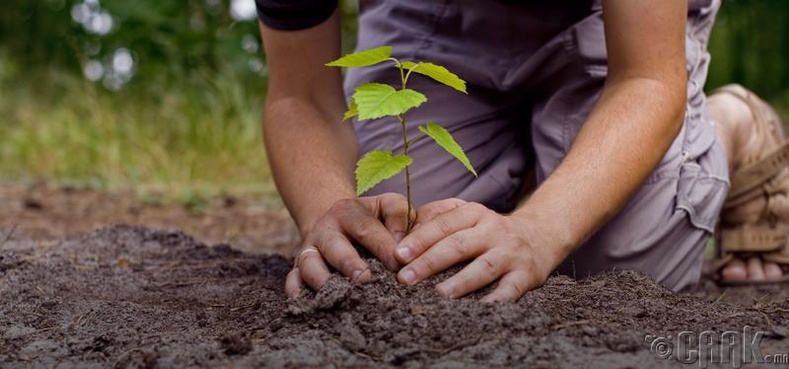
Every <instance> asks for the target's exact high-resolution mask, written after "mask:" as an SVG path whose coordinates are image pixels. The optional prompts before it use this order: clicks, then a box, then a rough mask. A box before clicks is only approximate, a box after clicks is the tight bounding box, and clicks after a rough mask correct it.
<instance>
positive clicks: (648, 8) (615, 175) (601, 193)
mask: <svg viewBox="0 0 789 369" xmlns="http://www.w3.org/2000/svg"><path fill="white" fill-rule="evenodd" d="M603 15H604V18H605V28H606V46H607V49H608V70H609V73H608V77H607V78H606V82H605V87H604V88H603V92H602V95H601V96H600V99H599V101H598V102H597V105H596V106H595V108H594V109H593V111H592V113H591V114H590V115H589V117H588V119H587V122H586V123H585V124H584V126H583V128H582V129H581V131H580V132H579V133H578V136H577V137H576V139H575V142H574V143H573V145H572V148H571V150H570V152H569V153H568V155H567V157H566V158H565V160H564V161H563V163H562V164H561V165H560V166H559V167H558V168H557V169H556V171H555V172H554V173H553V174H552V175H551V176H550V178H548V179H547V180H546V181H545V183H544V184H543V185H542V186H540V188H539V189H538V190H537V191H536V192H535V194H534V196H533V197H532V198H531V199H530V200H529V201H528V203H527V204H526V205H525V206H523V207H522V208H521V209H520V210H518V211H517V212H516V216H517V217H523V219H524V220H526V222H525V223H527V224H531V225H532V227H535V228H536V229H534V231H533V232H532V233H534V234H539V235H544V236H545V237H547V239H545V240H539V241H538V242H539V244H543V245H546V244H548V242H549V240H553V241H550V243H556V241H557V240H560V242H559V244H558V245H555V246H554V247H556V246H558V247H561V248H562V249H563V251H564V252H562V253H561V254H564V255H566V254H568V253H569V251H571V250H572V249H573V248H575V247H576V246H577V245H579V244H580V243H581V242H583V241H584V240H585V239H586V238H587V237H589V236H590V235H591V234H592V233H593V232H595V231H596V230H597V229H599V228H600V227H601V226H602V225H603V224H604V223H605V222H606V221H608V220H609V219H610V218H611V217H613V216H614V215H615V214H616V212H617V211H618V210H619V209H621V208H622V206H624V205H625V203H626V202H627V201H628V200H629V199H630V197H632V195H634V194H635V192H636V191H637V190H638V188H639V186H640V185H641V184H642V183H643V181H644V180H645V179H646V178H647V177H648V176H649V175H650V173H651V172H652V170H653V169H654V167H655V166H656V165H657V163H658V162H659V161H660V159H661V158H662V157H663V155H665V153H666V151H667V150H668V148H669V146H670V145H671V142H672V141H673V140H674V138H675V137H676V135H677V133H678V132H679V130H680V128H681V127H682V120H683V117H684V113H685V104H686V99H687V97H686V84H687V74H686V73H687V72H686V69H685V63H686V61H685V23H686V17H687V2H686V1H666V2H659V3H656V2H654V1H634V0H606V1H604V3H603ZM580 178H583V179H584V180H579V179H580ZM577 209H583V211H577ZM556 219H562V221H561V222H556V221H555V220H556ZM560 261H561V260H557V261H556V262H560ZM557 265H558V264H557Z"/></svg>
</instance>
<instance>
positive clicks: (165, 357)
mask: <svg viewBox="0 0 789 369" xmlns="http://www.w3.org/2000/svg"><path fill="white" fill-rule="evenodd" d="M3 232H4V233H3ZM7 232H8V229H5V230H2V232H0V234H7ZM0 243H2V244H0V296H2V300H1V301H2V304H0V367H2V368H23V367H41V368H53V367H58V368H72V367H73V368H77V367H78V368H94V367H95V368H199V367H212V368H213V367H233V368H258V367H291V368H302V367H386V366H399V367H407V368H410V367H436V368H450V367H451V368H454V367H469V368H477V367H513V366H518V367H539V368H550V367H567V368H575V367H579V368H580V367H586V368H655V367H678V366H680V364H679V363H677V362H675V361H670V360H660V359H658V358H657V357H656V356H655V354H654V353H652V352H650V347H649V344H648V343H647V342H646V341H645V335H647V334H651V335H664V336H665V335H669V334H676V333H677V332H679V331H693V332H701V331H704V330H715V331H718V332H720V331H724V330H735V331H741V330H742V329H743V327H744V326H746V325H748V326H752V327H754V329H756V330H759V331H764V332H765V337H764V339H763V340H762V344H761V350H762V353H764V354H769V353H789V338H786V335H787V334H789V332H787V327H789V302H787V301H786V300H787V297H789V291H787V289H786V288H785V287H784V288H781V287H763V288H745V289H741V288H740V289H729V290H721V289H718V288H716V287H714V286H712V285H706V286H703V288H702V289H701V290H699V291H696V292H692V293H680V294H677V293H672V292H670V291H667V290H665V289H663V288H661V287H659V286H657V285H655V284H654V283H653V282H652V281H651V280H650V279H649V278H646V277H645V276H643V275H641V274H638V273H634V272H621V273H612V274H606V275H602V276H598V277H593V278H590V279H587V280H584V281H574V280H571V279H569V278H566V277H554V278H552V279H551V280H550V281H549V282H548V284H547V285H546V286H544V287H542V288H540V289H538V290H536V291H533V292H530V293H529V294H527V295H526V296H525V297H524V298H522V299H521V300H520V301H518V302H517V303H504V304H482V303H479V302H477V301H476V300H475V296H471V297H470V298H464V299H460V300H446V299H442V298H439V297H437V296H436V295H434V293H433V290H432V286H433V285H434V284H435V283H436V281H438V280H441V279H442V278H443V276H438V277H437V278H435V279H434V280H430V281H427V282H426V283H423V284H420V285H417V286H414V287H404V286H400V285H398V284H397V283H396V281H395V279H394V277H393V275H392V274H391V273H389V272H386V271H384V270H383V269H382V268H381V267H380V265H379V264H376V263H373V264H372V265H373V270H374V275H375V280H374V281H373V282H372V283H369V284H365V285H353V284H351V283H349V282H348V281H347V280H346V279H344V278H341V277H336V278H333V279H331V280H330V282H329V283H328V285H327V286H326V288H325V289H323V290H321V291H320V292H319V293H317V294H314V293H308V294H307V295H305V296H303V297H302V298H301V299H299V300H297V301H287V300H286V298H285V296H284V293H283V281H284V277H285V274H286V273H287V272H288V270H289V269H290V266H291V264H290V260H288V259H285V258H283V257H281V256H276V255H274V256H261V255H254V254H250V253H244V252H241V251H237V250H236V249H234V248H231V247H230V246H227V245H218V246H213V247H208V246H205V245H203V244H201V243H199V242H196V241H195V240H194V239H192V238H191V237H189V236H186V235H184V234H183V233H180V232H177V231H157V230H151V229H148V228H142V227H134V226H116V227H109V228H103V229H100V230H97V231H94V232H92V233H89V234H87V235H85V236H84V237H82V238H79V239H75V240H72V241H63V242H51V241H50V242H40V241H35V240H33V239H30V238H27V237H26V236H24V235H23V234H18V235H16V236H13V237H11V238H10V239H9V240H7V241H4V237H3V236H0ZM721 296H722V297H721ZM685 367H691V366H685ZM713 367H715V366H714V365H713ZM766 367H770V368H772V367H779V366H775V365H767V366H766Z"/></svg>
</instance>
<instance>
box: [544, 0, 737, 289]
mask: <svg viewBox="0 0 789 369" xmlns="http://www.w3.org/2000/svg"><path fill="white" fill-rule="evenodd" d="M718 6H719V2H718V1H716V2H715V3H713V4H710V5H709V6H705V7H701V8H700V9H693V10H691V11H690V13H689V21H688V30H687V37H686V52H687V59H688V62H687V67H688V104H687V109H686V116H685V120H684V125H683V128H682V130H681V132H680V133H679V135H678V136H677V137H676V139H675V140H674V142H673V143H672V145H671V147H670V148H669V150H668V152H667V153H666V155H665V156H664V158H663V159H662V160H661V162H660V164H659V165H658V166H657V168H656V169H655V170H654V172H653V174H652V175H651V176H650V177H649V178H648V179H647V180H646V181H645V183H644V184H643V185H642V187H641V188H640V189H639V191H638V192H637V193H636V195H635V196H634V197H633V198H632V199H631V200H630V202H629V203H628V204H627V205H626V206H625V207H624V208H623V209H622V210H621V211H620V213H619V214H618V215H617V216H616V217H614V218H613V219H612V220H611V221H610V222H609V223H608V224H607V225H605V226H604V227H603V228H602V229H600V230H599V231H598V232H597V233H596V234H594V235H593V236H592V237H591V238H590V239H589V240H588V241H587V242H586V243H585V244H583V245H582V246H581V247H580V248H579V249H577V250H576V252H574V253H573V254H572V255H570V257H568V258H567V259H566V261H565V263H564V264H563V265H562V266H561V267H560V272H562V273H565V274H569V275H571V276H576V277H585V276H588V275H593V274H597V273H600V272H603V271H606V270H613V269H635V270H640V271H643V272H646V273H648V274H650V275H652V276H653V277H654V278H655V279H656V280H657V281H658V282H660V283H662V284H664V285H666V286H667V287H669V288H672V289H675V290H678V289H682V288H684V287H687V286H690V285H692V284H695V283H696V282H697V281H698V278H699V276H700V273H701V267H702V262H703V259H702V256H703V249H704V246H705V245H706V242H707V239H708V238H709V236H710V235H711V233H712V232H713V230H714V227H715V223H716V221H717V217H718V214H719V212H720V208H721V206H722V204H723V201H724V199H725V197H726V193H727V191H728V172H727V165H726V158H725V155H724V153H723V150H722V149H721V148H720V146H719V144H718V143H717V142H716V135H715V129H714V127H713V125H712V124H711V120H710V117H709V115H708V114H707V112H706V109H705V106H704V94H703V91H702V87H703V85H704V81H705V79H706V73H707V66H708V62H709V55H708V54H707V52H706V44H707V39H708V36H709V32H710V30H711V27H712V23H713V19H714V15H715V11H716V10H717V7H718ZM564 37H565V38H564V39H563V42H562V43H563V44H564V49H565V51H566V52H567V56H566V58H565V59H564V60H562V61H561V62H560V65H559V66H556V61H557V60H560V59H557V58H553V59H552V61H551V63H552V64H553V65H554V68H555V69H557V70H558V72H557V73H553V74H551V75H549V76H548V77H546V82H545V83H544V84H543V86H544V87H543V89H544V90H546V93H545V94H543V95H541V96H542V99H540V100H539V101H537V103H536V106H535V110H534V117H533V135H534V146H535V151H536V154H537V174H538V180H540V181H541V180H543V179H544V178H545V177H547V176H548V175H550V173H551V172H552V171H553V170H554V169H555V168H556V167H557V166H558V165H559V163H560V162H561V160H562V159H563V158H564V156H565V155H566V153H567V151H568V150H569V147H570V145H571V144H572V141H573V139H574V138H575V136H576V134H577V133H578V131H579V130H580V128H581V126H582V124H583V122H584V121H585V119H586V116H587V115H588V114H589V112H590V110H591V109H592V107H593V106H594V104H595V102H596V101H597V99H598V96H599V93H600V90H601V89H602V85H603V82H604V80H605V76H606V75H607V67H606V52H605V43H604V33H603V20H602V14H601V13H600V12H596V13H595V14H592V15H591V16H589V17H588V18H586V19H584V20H583V21H581V22H579V23H578V24H576V25H575V26H573V29H571V30H570V32H569V33H568V34H566V35H564ZM534 62H537V63H543V62H546V61H543V60H535V61H534ZM623 154H624V155H626V153H623ZM578 211H583V209H578Z"/></svg>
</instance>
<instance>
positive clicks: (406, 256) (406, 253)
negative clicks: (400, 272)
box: [395, 246, 411, 261]
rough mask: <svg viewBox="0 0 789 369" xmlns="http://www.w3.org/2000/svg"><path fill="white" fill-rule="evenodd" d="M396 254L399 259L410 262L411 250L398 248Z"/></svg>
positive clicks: (402, 247)
mask: <svg viewBox="0 0 789 369" xmlns="http://www.w3.org/2000/svg"><path fill="white" fill-rule="evenodd" d="M395 252H397V256H399V257H400V259H401V260H405V261H410V260H411V249H409V248H408V247H406V246H400V247H398V248H397V250H395Z"/></svg>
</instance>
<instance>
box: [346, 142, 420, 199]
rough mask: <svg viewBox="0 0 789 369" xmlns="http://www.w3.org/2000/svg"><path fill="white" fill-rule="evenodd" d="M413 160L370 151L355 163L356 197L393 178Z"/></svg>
mask: <svg viewBox="0 0 789 369" xmlns="http://www.w3.org/2000/svg"><path fill="white" fill-rule="evenodd" d="M412 162H413V160H412V159H411V157H409V156H407V155H395V156H392V152H391V151H386V150H378V151H370V152H368V153H367V154H366V155H364V157H363V158H361V159H359V161H358V162H357V163H356V195H361V194H363V193H365V192H367V190H369V189H371V188H373V187H374V186H375V185H377V184H379V183H381V181H383V180H386V179H389V178H392V177H394V176H395V175H396V174H397V173H400V172H401V171H402V170H403V169H405V167H407V166H409V165H411V163H412Z"/></svg>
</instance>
